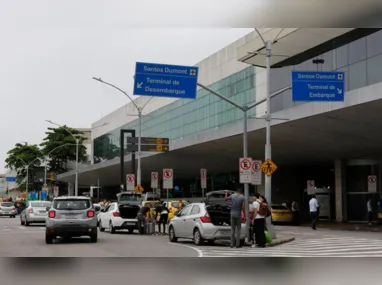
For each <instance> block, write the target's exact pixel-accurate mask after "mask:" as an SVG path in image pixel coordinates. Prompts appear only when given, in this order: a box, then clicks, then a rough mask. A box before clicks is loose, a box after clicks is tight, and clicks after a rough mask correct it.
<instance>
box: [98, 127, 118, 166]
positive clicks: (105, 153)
mask: <svg viewBox="0 0 382 285" xmlns="http://www.w3.org/2000/svg"><path fill="white" fill-rule="evenodd" d="M119 151H120V149H119V147H118V146H116V145H115V144H113V143H112V141H111V138H110V134H105V135H103V136H100V137H98V138H96V139H95V140H94V153H93V156H94V163H98V162H102V161H104V160H107V159H113V158H115V157H117V156H119Z"/></svg>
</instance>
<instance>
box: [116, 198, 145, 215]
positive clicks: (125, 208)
mask: <svg viewBox="0 0 382 285" xmlns="http://www.w3.org/2000/svg"><path fill="white" fill-rule="evenodd" d="M117 200H118V210H119V213H120V215H121V218H122V219H135V218H137V215H138V211H139V209H140V205H141V203H142V195H141V194H140V193H134V192H122V193H118V194H117Z"/></svg>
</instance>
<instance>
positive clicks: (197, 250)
mask: <svg viewBox="0 0 382 285" xmlns="http://www.w3.org/2000/svg"><path fill="white" fill-rule="evenodd" d="M167 243H168V244H173V245H178V246H183V247H185V248H189V249H192V250H195V251H196V252H197V253H198V257H203V252H202V251H201V250H200V249H198V248H196V247H193V246H190V245H185V244H179V243H174V242H167Z"/></svg>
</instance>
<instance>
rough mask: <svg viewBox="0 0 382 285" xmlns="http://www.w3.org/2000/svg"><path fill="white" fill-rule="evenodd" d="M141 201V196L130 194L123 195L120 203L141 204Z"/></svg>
mask: <svg viewBox="0 0 382 285" xmlns="http://www.w3.org/2000/svg"><path fill="white" fill-rule="evenodd" d="M140 200H141V195H135V194H130V195H121V197H120V198H119V201H121V202H127V201H129V202H139V201H140Z"/></svg>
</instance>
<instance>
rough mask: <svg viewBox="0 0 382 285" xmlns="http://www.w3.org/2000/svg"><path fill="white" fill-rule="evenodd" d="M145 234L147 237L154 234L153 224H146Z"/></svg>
mask: <svg viewBox="0 0 382 285" xmlns="http://www.w3.org/2000/svg"><path fill="white" fill-rule="evenodd" d="M146 234H147V235H153V234H154V224H153V223H147V225H146Z"/></svg>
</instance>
